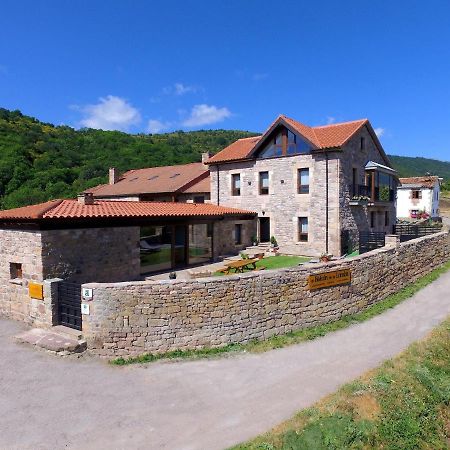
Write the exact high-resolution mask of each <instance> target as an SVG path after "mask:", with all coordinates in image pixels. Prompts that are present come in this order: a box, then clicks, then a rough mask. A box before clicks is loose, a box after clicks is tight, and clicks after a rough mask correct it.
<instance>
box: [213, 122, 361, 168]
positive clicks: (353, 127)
mask: <svg viewBox="0 0 450 450" xmlns="http://www.w3.org/2000/svg"><path fill="white" fill-rule="evenodd" d="M282 123H284V124H286V125H287V126H288V127H290V128H291V129H293V131H296V132H297V133H299V134H300V135H302V136H303V137H304V138H306V139H307V140H308V141H309V142H310V143H311V144H312V145H313V146H314V147H315V148H316V149H327V148H339V147H341V146H342V145H344V144H345V143H346V142H347V141H348V140H349V139H350V138H351V137H352V136H353V135H354V134H355V133H356V132H357V131H358V130H359V129H360V128H361V127H362V126H364V125H365V124H366V123H368V120H367V119H361V120H354V121H352V122H343V123H335V124H332V125H324V126H319V127H309V126H307V125H304V124H302V123H300V122H297V121H296V120H294V119H291V118H289V117H286V116H283V115H280V116H278V117H277V119H276V120H275V121H274V122H273V123H272V124H271V125H270V127H269V128H268V129H267V131H266V132H265V133H264V134H263V135H262V136H257V137H254V138H245V139H239V140H237V141H236V142H234V143H233V144H231V145H229V146H228V147H226V148H224V149H223V150H222V151H221V152H219V153H217V154H216V155H214V156H213V157H212V158H210V159H209V160H208V161H207V162H208V164H209V163H218V162H225V161H235V160H240V159H247V158H249V157H251V155H252V151H253V149H254V148H255V146H256V145H257V144H258V143H259V142H260V141H261V142H262V140H263V139H264V138H265V137H266V136H267V135H268V134H270V133H271V132H272V131H273V129H274V128H275V127H276V126H277V125H279V124H282Z"/></svg>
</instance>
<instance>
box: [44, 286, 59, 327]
mask: <svg viewBox="0 0 450 450" xmlns="http://www.w3.org/2000/svg"><path fill="white" fill-rule="evenodd" d="M61 281H63V280H62V278H51V279H49V280H44V303H45V305H46V309H47V311H48V313H49V318H48V322H49V325H58V283H60V282H61Z"/></svg>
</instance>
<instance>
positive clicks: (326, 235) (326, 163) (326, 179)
mask: <svg viewBox="0 0 450 450" xmlns="http://www.w3.org/2000/svg"><path fill="white" fill-rule="evenodd" d="M325 253H326V254H327V255H328V152H327V151H325Z"/></svg>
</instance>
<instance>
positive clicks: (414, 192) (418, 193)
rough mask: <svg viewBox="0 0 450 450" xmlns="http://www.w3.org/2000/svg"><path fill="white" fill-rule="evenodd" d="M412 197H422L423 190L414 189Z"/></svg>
mask: <svg viewBox="0 0 450 450" xmlns="http://www.w3.org/2000/svg"><path fill="white" fill-rule="evenodd" d="M412 198H414V199H419V198H422V191H412Z"/></svg>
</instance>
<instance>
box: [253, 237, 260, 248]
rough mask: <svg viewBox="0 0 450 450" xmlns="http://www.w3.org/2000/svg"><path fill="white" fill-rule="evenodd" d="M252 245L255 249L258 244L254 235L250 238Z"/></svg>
mask: <svg viewBox="0 0 450 450" xmlns="http://www.w3.org/2000/svg"><path fill="white" fill-rule="evenodd" d="M252 244H253V245H254V246H255V247H256V246H257V245H258V244H259V240H258V238H257V237H256V236H255V235H253V236H252Z"/></svg>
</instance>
